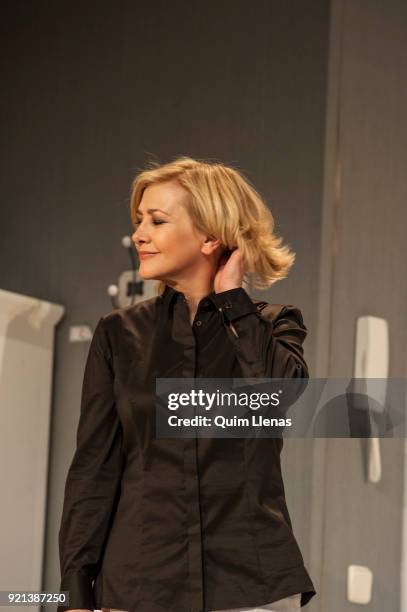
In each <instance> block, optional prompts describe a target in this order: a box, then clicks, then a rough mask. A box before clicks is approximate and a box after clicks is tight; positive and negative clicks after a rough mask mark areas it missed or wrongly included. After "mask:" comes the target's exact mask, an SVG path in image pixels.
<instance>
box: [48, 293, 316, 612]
mask: <svg viewBox="0 0 407 612" xmlns="http://www.w3.org/2000/svg"><path fill="white" fill-rule="evenodd" d="M306 334H307V328H306V327H305V325H304V322H303V319H302V315H301V311H300V310H299V309H298V308H296V307H295V306H292V305H286V306H284V305H280V304H268V303H267V302H264V301H260V300H253V299H251V298H250V296H249V295H248V294H247V292H246V291H245V289H244V288H242V287H240V288H236V289H230V290H228V291H223V292H221V293H215V292H212V293H210V294H209V295H207V296H206V297H205V298H203V299H202V300H201V301H200V303H199V305H198V309H197V312H196V315H195V318H194V321H193V324H192V326H191V323H190V314H189V309H188V306H187V303H186V300H185V297H184V295H183V293H181V292H178V291H175V290H174V289H173V288H171V287H169V286H168V285H167V286H166V288H165V291H164V293H163V294H162V295H160V296H157V297H154V298H151V299H148V300H145V301H143V302H139V303H137V304H135V305H133V306H128V307H126V308H121V309H117V310H115V311H112V312H110V313H109V314H107V315H106V316H104V317H102V318H101V319H100V320H99V322H98V324H97V326H96V329H95V333H94V335H93V338H92V342H91V344H90V348H89V353H88V358H87V362H86V367H85V374H84V381H83V387H82V399H81V411H80V419H79V425H78V431H77V446H76V451H75V454H74V457H73V460H72V463H71V466H70V468H69V471H68V475H67V480H66V486H65V498H64V506H63V513H62V520H61V526H60V531H59V551H60V563H61V586H60V589H61V590H68V591H69V592H70V602H69V605H68V606H59V608H58V612H64V611H65V610H67V609H72V608H87V609H91V610H93V609H101V608H102V607H107V608H118V609H121V610H128V611H129V612H202V611H204V612H207V611H209V610H219V609H222V608H223V609H227V608H236V607H243V606H247V607H255V606H260V605H265V604H269V603H271V602H273V601H276V600H278V599H282V598H284V597H288V596H290V595H293V594H295V593H298V592H301V593H302V597H301V605H302V606H304V605H305V604H306V603H307V602H308V601H309V600H310V599H311V597H313V596H314V595H315V594H316V591H315V589H314V585H313V583H312V581H311V579H310V576H309V574H308V572H307V570H306V568H305V566H304V561H303V557H302V554H301V552H300V549H299V547H298V544H297V541H296V539H295V536H294V534H293V531H292V525H291V520H290V516H289V513H288V510H287V506H286V502H285V494H284V485H283V480H282V475H281V466H280V453H281V449H282V446H283V440H282V438H255V439H253V438H233V439H225V438H181V439H169V438H166V439H163V438H161V439H160V438H156V437H155V430H154V418H155V407H154V406H155V405H154V397H155V378H156V377H161V378H183V377H189V378H194V377H208V378H211V377H213V378H223V377H226V378H227V377H246V376H247V377H263V378H272V377H275V378H283V377H291V378H293V377H296V378H307V377H308V369H307V365H306V362H305V360H304V357H303V347H302V343H303V341H304V339H305V337H306Z"/></svg>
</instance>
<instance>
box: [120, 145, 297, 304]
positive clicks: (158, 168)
mask: <svg viewBox="0 0 407 612" xmlns="http://www.w3.org/2000/svg"><path fill="white" fill-rule="evenodd" d="M169 180H176V181H178V183H179V184H180V185H181V186H182V187H184V189H186V191H187V192H188V193H189V195H190V198H189V201H188V212H189V214H190V216H191V218H192V221H193V222H194V224H195V227H196V228H197V229H198V230H200V231H203V232H205V233H207V234H209V235H211V236H214V237H215V238H217V239H219V240H220V241H221V243H222V245H223V247H224V248H225V249H230V250H231V249H233V248H236V247H238V248H239V250H240V252H241V253H242V256H243V262H244V266H245V271H246V272H245V276H244V279H243V280H244V282H247V283H248V284H249V286H252V287H255V288H258V289H267V288H269V287H271V285H272V284H273V283H275V282H276V281H278V280H281V279H283V278H285V277H286V276H287V275H288V272H289V270H290V268H291V266H292V265H293V263H294V260H295V253H294V252H293V251H291V250H290V249H289V248H288V247H287V246H284V245H282V244H281V243H282V238H280V237H278V236H276V234H275V233H274V218H273V215H272V214H271V212H270V210H269V209H268V207H267V205H266V204H265V202H264V200H263V198H262V197H261V196H260V194H259V193H258V192H257V191H256V189H255V188H254V187H253V186H252V185H251V183H250V182H249V180H248V179H247V178H246V177H244V176H243V174H242V173H241V172H240V171H238V170H236V169H235V168H232V167H230V166H226V165H224V164H222V163H216V162H208V161H202V160H196V159H192V158H191V157H186V156H181V157H177V158H176V159H174V161H171V162H169V163H166V164H160V163H158V162H154V161H152V162H150V167H147V168H146V169H144V170H142V171H141V172H140V173H139V174H138V175H137V176H136V177H135V179H134V180H133V183H132V193H131V198H130V215H131V220H132V223H133V225H134V224H135V223H136V213H137V209H138V206H139V204H140V201H141V198H142V196H143V192H144V190H145V189H146V188H147V187H148V186H149V185H152V184H156V183H161V182H164V181H169ZM164 289H165V282H163V281H159V282H158V284H157V293H158V294H161V293H162V292H163V291H164Z"/></svg>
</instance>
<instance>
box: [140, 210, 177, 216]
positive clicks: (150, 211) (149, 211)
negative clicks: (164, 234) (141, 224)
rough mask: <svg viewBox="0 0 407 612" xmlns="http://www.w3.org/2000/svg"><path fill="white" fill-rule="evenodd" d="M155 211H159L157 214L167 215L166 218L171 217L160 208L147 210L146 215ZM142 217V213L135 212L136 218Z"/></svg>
mask: <svg viewBox="0 0 407 612" xmlns="http://www.w3.org/2000/svg"><path fill="white" fill-rule="evenodd" d="M156 210H157V211H159V212H162V213H164V215H167V216H168V217H171V215H170V214H169V213H167V212H165V210H161V208H148V209H147V212H148V213H152V212H155V211H156ZM142 216H143V213H140V212H138V211H137V212H136V217H142Z"/></svg>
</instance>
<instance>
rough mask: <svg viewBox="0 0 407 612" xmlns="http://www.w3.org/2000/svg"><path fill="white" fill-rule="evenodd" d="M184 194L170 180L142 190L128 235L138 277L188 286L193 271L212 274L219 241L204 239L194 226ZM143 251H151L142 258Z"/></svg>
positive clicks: (185, 192)
mask: <svg viewBox="0 0 407 612" xmlns="http://www.w3.org/2000/svg"><path fill="white" fill-rule="evenodd" d="M188 196H189V194H188V192H187V191H186V190H185V189H184V188H183V187H182V186H181V185H180V184H179V183H177V182H176V181H174V180H171V181H166V182H163V183H158V184H154V185H150V186H148V187H147V188H146V189H145V190H144V192H143V197H142V199H141V202H140V205H139V207H138V211H137V222H138V223H137V226H136V230H135V232H134V234H133V236H132V239H133V241H134V243H135V246H136V249H137V251H138V253H139V258H140V268H139V275H140V276H141V278H143V279H145V280H147V279H156V280H163V281H168V280H171V281H175V283H176V284H180V285H181V286H188V285H189V284H190V283H191V281H193V280H194V279H195V280H196V275H200V278H205V277H207V278H208V279H209V280H211V278H210V277H213V275H214V272H215V270H214V268H215V265H216V262H217V259H218V255H220V254H221V252H220V251H221V248H217V247H220V243H219V241H218V240H208V241H206V238H207V236H206V235H205V234H203V233H202V232H199V231H198V230H197V229H196V228H195V226H194V225H193V223H192V220H191V218H190V216H189V213H188V211H187V209H186V207H185V203H186V202H187V199H188ZM216 249H217V250H216ZM215 250H216V253H215ZM143 251H145V252H152V253H154V255H152V256H149V257H145V258H143V257H142V253H143ZM211 272H212V274H211Z"/></svg>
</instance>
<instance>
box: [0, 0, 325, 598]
mask: <svg viewBox="0 0 407 612" xmlns="http://www.w3.org/2000/svg"><path fill="white" fill-rule="evenodd" d="M2 13H3V19H2V25H1V29H2V31H1V35H2V40H3V45H4V47H5V51H3V53H2V54H1V60H0V61H1V63H2V70H3V75H4V76H3V83H5V85H6V91H7V95H6V96H3V98H2V100H1V102H0V104H1V110H2V116H3V117H5V118H6V122H5V125H4V126H3V130H4V143H5V144H4V147H3V149H2V154H1V156H2V157H1V167H2V169H3V172H2V178H1V181H2V183H1V188H2V190H1V192H2V205H1V214H2V219H1V222H2V227H4V228H5V229H6V231H5V232H4V233H3V235H2V245H1V258H0V278H1V287H2V288H4V289H8V290H12V291H17V292H21V293H25V294H29V295H33V296H38V297H41V298H44V299H48V300H52V301H55V302H59V303H62V304H64V305H65V306H66V309H67V315H66V317H65V319H64V320H63V322H62V323H61V325H60V326H59V329H58V334H57V338H56V363H55V381H54V399H53V423H52V438H51V456H50V479H49V500H48V532H47V533H48V536H47V541H46V564H45V568H44V585H43V586H44V588H46V589H48V590H52V589H55V588H57V587H58V586H59V563H58V556H57V531H58V527H59V520H60V513H61V507H62V495H63V486H64V479H65V476H66V470H67V468H68V465H69V462H70V460H71V458H72V453H73V449H74V443H75V432H76V427H77V421H78V418H79V400H80V388H81V381H82V376H83V368H84V362H85V358H86V352H87V346H77V345H71V344H69V343H68V338H67V334H68V329H69V326H70V325H72V324H77V323H82V322H84V323H91V324H95V322H96V320H97V318H98V317H99V316H101V315H102V314H104V313H106V312H108V311H109V310H111V308H112V306H111V304H110V302H109V300H108V299H107V297H106V293H105V290H106V286H107V285H108V284H110V283H111V282H115V281H116V279H117V275H118V274H119V273H120V272H121V270H122V269H123V268H126V267H127V258H126V255H125V253H124V252H123V249H122V248H121V246H120V239H121V237H122V235H123V234H124V233H127V232H128V231H129V229H130V224H129V214H128V194H129V187H130V181H131V179H132V177H133V175H134V173H135V172H136V171H137V169H138V168H139V167H142V166H143V165H144V163H145V161H146V160H147V158H148V157H149V156H151V155H152V156H155V157H158V158H159V159H160V160H161V161H168V160H169V159H171V158H172V157H173V156H175V155H177V154H188V155H191V156H195V157H203V158H206V157H208V158H216V159H220V160H222V161H224V162H226V163H232V164H235V165H236V166H237V167H238V168H240V169H241V170H243V171H244V172H246V173H247V175H248V176H249V178H250V179H251V180H252V182H253V183H254V184H255V185H256V187H257V188H258V190H259V191H260V192H261V193H262V194H263V195H264V196H265V197H266V199H267V202H268V204H269V206H270V208H271V210H272V212H273V213H274V214H275V217H276V221H277V230H278V231H279V232H280V233H281V234H282V235H283V236H284V237H285V239H286V241H287V242H288V243H289V244H290V245H291V247H292V248H293V249H294V250H295V251H296V253H297V262H296V265H295V267H294V269H293V270H292V272H291V275H290V276H289V278H288V279H286V280H285V281H283V282H281V283H278V284H277V285H275V287H274V288H273V289H272V291H270V292H266V293H264V294H263V295H264V297H265V299H268V300H269V301H274V302H280V303H281V302H285V303H293V304H297V305H298V306H300V307H301V309H302V311H303V315H304V320H305V322H306V324H307V326H308V329H309V338H308V339H307V343H306V347H305V348H306V355H307V358H308V361H309V364H310V368H311V372H314V370H315V366H316V333H317V326H318V309H317V306H318V299H317V296H318V282H319V262H320V235H321V203H322V187H323V160H324V157H323V153H324V137H325V133H324V126H325V116H326V101H325V98H326V80H327V62H328V36H329V2H328V0H313V2H312V3H306V2H303V1H301V0H291V1H282V0H281V1H270V0H255V1H254V2H245V1H243V0H238V1H236V0H228V1H225V0H210V1H207V2H205V3H202V2H199V3H198V2H196V3H195V2H187V1H184V0H177V1H176V2H172V3H169V2H165V1H155V2H148V3H147V2H135V1H134V0H132V1H130V0H128V1H120V2H117V1H113V0H112V1H110V2H108V1H106V0H99V1H98V2H95V1H89V2H80V1H74V2H67V1H59V2H46V1H45V0H36V1H34V0H33V1H22V0H19V1H17V2H16V1H15V0H13V1H8V2H7V1H5V2H3V3H2ZM254 295H256V294H254ZM312 459H313V445H312V441H310V440H288V441H287V442H286V444H285V449H284V452H283V469H284V472H285V479H286V491H287V499H288V504H289V508H290V511H291V515H292V519H293V525H294V530H295V533H296V535H297V539H298V541H299V543H300V545H301V547H302V549H303V553H304V557H305V560H306V562H307V565H308V567H309V570H310V573H311V575H312V576H313V578H314V579H315V583H316V586H317V589H318V587H319V578H318V575H315V574H314V572H313V567H312V566H311V565H310V563H308V556H309V548H310V540H311V538H310V525H309V517H310V514H311V498H310V495H309V491H310V488H311V485H312V482H311V479H312ZM310 609H311V606H310Z"/></svg>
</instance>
